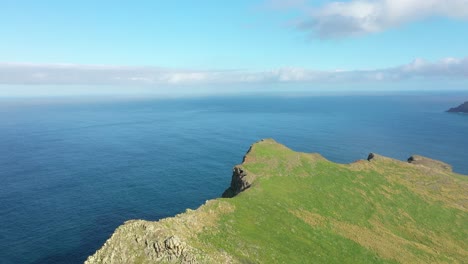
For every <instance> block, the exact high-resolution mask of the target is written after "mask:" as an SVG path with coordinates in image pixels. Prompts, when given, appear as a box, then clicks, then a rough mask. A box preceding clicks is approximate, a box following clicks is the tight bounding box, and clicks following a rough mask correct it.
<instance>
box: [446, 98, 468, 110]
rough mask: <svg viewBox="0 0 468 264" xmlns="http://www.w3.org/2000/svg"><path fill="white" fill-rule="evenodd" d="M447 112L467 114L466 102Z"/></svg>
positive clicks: (467, 104) (467, 105)
mask: <svg viewBox="0 0 468 264" xmlns="http://www.w3.org/2000/svg"><path fill="white" fill-rule="evenodd" d="M447 112H451V113H468V101H466V102H464V103H463V104H461V105H459V106H457V107H454V108H450V109H449V110H447Z"/></svg>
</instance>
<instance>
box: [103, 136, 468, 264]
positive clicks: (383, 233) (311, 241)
mask: <svg viewBox="0 0 468 264" xmlns="http://www.w3.org/2000/svg"><path fill="white" fill-rule="evenodd" d="M240 167H241V168H242V169H243V170H244V171H245V172H247V174H248V175H249V179H254V181H253V183H252V187H251V188H249V189H247V190H246V191H244V192H242V193H240V194H238V195H237V196H235V197H234V198H220V199H217V200H214V201H211V202H210V203H207V204H206V205H204V206H202V207H201V208H199V209H197V210H195V211H190V212H188V213H185V214H182V215H179V216H177V217H175V218H170V219H166V220H162V221H160V222H157V223H151V222H148V223H146V224H145V225H154V226H155V228H156V227H159V226H160V225H161V224H162V225H163V226H164V230H165V232H166V233H170V234H176V235H178V236H179V237H181V238H182V239H183V240H184V241H186V242H187V244H188V245H190V247H191V248H193V249H194V250H193V252H196V254H195V255H196V256H195V257H194V258H192V259H197V260H198V262H201V263H205V262H212V263H222V262H228V263H463V262H464V261H466V260H467V259H468V251H467V249H468V212H467V210H468V207H467V203H468V194H467V192H468V182H467V177H466V176H461V175H456V174H454V173H452V172H451V171H450V170H446V169H440V168H439V167H437V166H422V165H414V164H409V163H406V162H401V161H397V160H393V159H389V158H385V157H382V156H378V155H376V156H375V158H374V159H372V160H371V161H370V162H369V161H363V160H361V161H357V162H355V163H352V164H347V165H344V164H337V163H333V162H330V161H328V160H326V159H324V158H323V157H321V156H320V155H318V154H305V153H298V152H294V151H292V150H290V149H288V148H286V147H285V146H283V145H281V144H278V143H276V142H275V141H273V140H264V141H261V142H259V143H256V144H254V145H253V146H252V148H251V150H250V151H249V153H248V154H247V155H246V157H245V159H244V162H243V164H242V165H240ZM204 223H209V224H204ZM147 229H148V228H147V227H145V230H147ZM122 241H124V240H122V239H121V238H120V235H115V238H114V237H113V238H112V239H111V240H110V242H109V244H108V245H106V246H105V247H104V249H103V250H107V251H105V252H108V253H106V254H110V253H109V252H112V254H118V252H117V251H116V250H113V249H112V245H113V243H119V245H122V243H123V242H122ZM145 243H146V244H148V243H150V242H148V240H147V241H146V242H145ZM134 250H135V252H138V250H139V249H138V246H135V249H134ZM102 252H104V251H102ZM116 252H117V253H116ZM145 252H146V251H145ZM103 254H104V253H103ZM136 254H139V255H138V256H139V258H138V262H141V263H146V262H150V261H147V260H148V259H146V260H145V255H144V254H143V253H141V254H140V253H136ZM145 254H148V253H145ZM166 260H167V259H166ZM179 260H180V259H179ZM179 260H174V261H179ZM171 261H172V260H171ZM97 262H99V261H97ZM101 262H105V261H101Z"/></svg>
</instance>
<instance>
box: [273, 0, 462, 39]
mask: <svg viewBox="0 0 468 264" xmlns="http://www.w3.org/2000/svg"><path fill="white" fill-rule="evenodd" d="M268 2H269V3H271V4H274V6H276V7H281V4H280V2H281V0H275V1H271V0H270V1H268ZM289 3H290V0H285V1H284V5H285V7H288V6H289V5H288V4H289ZM296 7H297V8H298V9H301V10H302V11H304V13H305V15H304V18H303V19H302V21H301V22H300V23H299V24H298V28H299V29H301V30H305V31H307V32H309V33H310V34H311V35H313V36H318V37H321V38H340V37H349V36H358V35H363V34H368V33H375V32H380V31H384V30H386V29H388V28H394V27H398V26H400V25H402V24H405V23H410V22H413V21H418V20H422V19H424V18H428V17H436V16H440V17H449V18H455V19H468V0H373V1H372V0H351V1H335V2H330V3H327V4H325V5H323V6H321V7H313V6H307V7H304V6H296Z"/></svg>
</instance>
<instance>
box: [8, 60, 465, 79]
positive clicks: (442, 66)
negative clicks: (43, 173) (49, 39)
mask: <svg viewBox="0 0 468 264" xmlns="http://www.w3.org/2000/svg"><path fill="white" fill-rule="evenodd" d="M413 78H425V79H431V78H451V79H468V57H466V58H444V59H441V60H439V61H436V62H429V61H426V60H423V59H416V60H414V61H413V62H411V63H408V64H405V65H402V66H398V67H392V68H386V69H376V70H353V71H346V70H336V71H321V70H310V69H304V68H294V67H289V68H280V69H274V70H269V71H247V70H225V71H222V70H216V71H199V70H187V69H168V68H157V67H127V66H102V65H79V64H24V63H0V84H73V85H99V84H105V85H154V86H171V85H203V84H250V83H253V84H258V83H263V84H265V83H266V84H268V83H292V82H303V83H344V84H347V83H363V82H383V81H401V80H407V79H413Z"/></svg>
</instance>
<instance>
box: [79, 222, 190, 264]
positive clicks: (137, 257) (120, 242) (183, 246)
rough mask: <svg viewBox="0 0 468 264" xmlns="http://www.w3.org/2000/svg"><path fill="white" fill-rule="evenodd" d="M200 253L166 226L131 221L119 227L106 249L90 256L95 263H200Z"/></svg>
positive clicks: (105, 245) (88, 261)
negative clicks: (198, 259) (198, 255)
mask: <svg viewBox="0 0 468 264" xmlns="http://www.w3.org/2000/svg"><path fill="white" fill-rule="evenodd" d="M195 252H196V251H195V250H194V249H193V248H191V247H189V246H187V243H185V242H184V241H183V240H182V239H181V238H180V237H178V236H177V235H171V234H169V233H168V232H167V229H166V228H164V227H163V226H158V225H157V223H151V222H147V221H141V220H138V221H129V222H127V223H126V224H125V225H123V226H121V227H119V228H118V229H117V230H116V232H115V233H114V234H113V235H112V237H111V239H109V240H108V241H107V242H106V243H105V244H104V246H103V248H102V249H101V250H99V251H97V252H96V254H94V255H93V256H90V257H89V258H88V259H87V260H86V262H85V264H91V263H154V262H163V263H184V264H189V263H198V262H197V257H196V256H197V254H196V253H195Z"/></svg>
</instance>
